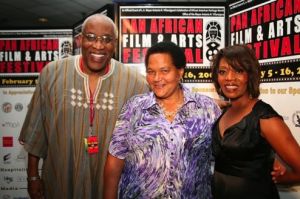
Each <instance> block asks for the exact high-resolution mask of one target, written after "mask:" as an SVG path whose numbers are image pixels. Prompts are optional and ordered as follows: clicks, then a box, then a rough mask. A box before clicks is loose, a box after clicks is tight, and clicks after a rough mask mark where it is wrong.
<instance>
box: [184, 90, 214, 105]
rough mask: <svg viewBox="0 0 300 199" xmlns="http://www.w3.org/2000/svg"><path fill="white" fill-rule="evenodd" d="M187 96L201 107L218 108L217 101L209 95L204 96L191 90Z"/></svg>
mask: <svg viewBox="0 0 300 199" xmlns="http://www.w3.org/2000/svg"><path fill="white" fill-rule="evenodd" d="M187 95H188V96H189V98H190V99H191V100H193V101H195V103H196V104H197V105H199V106H216V105H217V104H216V103H215V101H214V100H213V99H212V98H211V97H209V96H207V95H203V94H200V93H197V92H192V91H190V90H188V91H187Z"/></svg>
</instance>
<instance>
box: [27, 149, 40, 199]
mask: <svg viewBox="0 0 300 199" xmlns="http://www.w3.org/2000/svg"><path fill="white" fill-rule="evenodd" d="M39 161H40V158H39V157H37V156H35V155H32V154H30V153H28V168H27V176H28V177H27V182H28V193H29V195H30V198H31V199H42V198H44V189H43V183H42V179H41V178H40V175H39V169H38V168H39Z"/></svg>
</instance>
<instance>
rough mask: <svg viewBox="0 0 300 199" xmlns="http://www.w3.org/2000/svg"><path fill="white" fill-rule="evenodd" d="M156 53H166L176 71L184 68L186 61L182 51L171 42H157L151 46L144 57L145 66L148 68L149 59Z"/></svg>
mask: <svg viewBox="0 0 300 199" xmlns="http://www.w3.org/2000/svg"><path fill="white" fill-rule="evenodd" d="M156 53H167V54H169V55H170V56H171V58H172V62H173V64H174V66H175V67H176V68H177V69H180V68H185V66H186V60H185V54H184V52H183V50H182V49H181V48H180V47H179V46H177V45H176V44H174V43H173V42H166V41H163V42H159V43H156V44H154V45H153V46H151V47H150V48H149V49H148V50H147V53H146V56H145V65H146V68H147V67H148V61H149V57H150V55H152V54H156Z"/></svg>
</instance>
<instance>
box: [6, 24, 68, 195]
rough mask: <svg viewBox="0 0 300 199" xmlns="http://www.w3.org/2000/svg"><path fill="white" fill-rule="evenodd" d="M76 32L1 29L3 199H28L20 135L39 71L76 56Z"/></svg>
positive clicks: (24, 156) (23, 152) (25, 157)
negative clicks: (48, 64) (19, 140)
mask: <svg viewBox="0 0 300 199" xmlns="http://www.w3.org/2000/svg"><path fill="white" fill-rule="evenodd" d="M72 50H73V49H72V30H71V29H66V30H14V31H12V30H0V79H1V80H0V106H1V110H0V157H1V160H0V199H17V198H28V194H27V180H26V178H27V173H26V168H27V153H26V152H25V151H24V149H23V147H22V146H21V145H20V144H19V142H18V136H19V133H20V130H21V127H22V124H23V121H24V119H25V116H26V113H27V106H28V104H29V102H30V99H31V97H32V94H33V91H34V89H35V84H36V81H37V78H38V75H39V72H40V71H41V70H42V69H43V67H44V66H45V65H46V64H47V63H48V62H50V61H54V60H57V59H60V58H64V57H67V56H69V55H71V54H72Z"/></svg>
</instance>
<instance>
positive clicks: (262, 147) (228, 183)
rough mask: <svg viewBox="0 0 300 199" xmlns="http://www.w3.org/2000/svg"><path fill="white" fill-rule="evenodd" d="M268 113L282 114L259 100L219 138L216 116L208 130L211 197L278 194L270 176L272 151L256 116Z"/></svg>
mask: <svg viewBox="0 0 300 199" xmlns="http://www.w3.org/2000/svg"><path fill="white" fill-rule="evenodd" d="M225 112H226V110H225V111H224V112H223V114H224V113H225ZM223 114H222V115H221V117H222V116H223ZM221 117H220V118H221ZM271 117H280V118H282V117H281V116H280V115H279V114H278V113H277V112H276V111H275V110H274V109H273V108H272V107H271V106H270V105H269V104H267V103H265V102H263V101H261V100H259V101H257V102H256V104H255V105H254V107H253V109H252V111H251V112H250V113H249V114H248V115H246V116H245V117H244V118H242V119H241V121H239V122H238V123H236V124H234V125H232V126H231V127H229V128H227V129H226V131H225V132H224V136H223V138H222V137H221V135H220V131H219V121H220V118H219V119H218V120H217V121H216V123H215V124H214V126H213V131H212V132H213V138H212V139H213V140H212V148H213V155H214V157H215V174H214V183H213V194H214V197H215V198H220V199H221V198H222V199H224V198H228V199H229V198H230V199H235V198H236V199H240V198H242V199H247V198H249V199H250V198H251V199H253V198H255V199H260V198H261V199H267V198H270V199H276V198H279V196H278V191H277V189H276V186H275V184H274V183H273V182H272V179H271V171H272V169H273V162H274V152H273V149H272V147H271V146H270V145H269V143H268V142H267V141H266V140H265V139H264V138H263V137H262V136H261V131H260V123H259V120H260V119H266V118H271Z"/></svg>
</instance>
